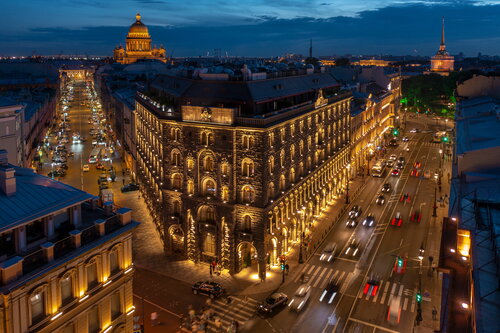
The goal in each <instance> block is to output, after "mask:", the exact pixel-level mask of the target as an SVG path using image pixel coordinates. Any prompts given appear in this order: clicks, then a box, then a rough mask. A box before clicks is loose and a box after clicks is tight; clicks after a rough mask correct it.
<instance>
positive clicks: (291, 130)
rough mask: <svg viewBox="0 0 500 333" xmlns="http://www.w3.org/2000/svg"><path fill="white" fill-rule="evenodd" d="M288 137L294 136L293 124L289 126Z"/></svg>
mask: <svg viewBox="0 0 500 333" xmlns="http://www.w3.org/2000/svg"><path fill="white" fill-rule="evenodd" d="M290 135H291V136H294V135H295V124H291V125H290Z"/></svg>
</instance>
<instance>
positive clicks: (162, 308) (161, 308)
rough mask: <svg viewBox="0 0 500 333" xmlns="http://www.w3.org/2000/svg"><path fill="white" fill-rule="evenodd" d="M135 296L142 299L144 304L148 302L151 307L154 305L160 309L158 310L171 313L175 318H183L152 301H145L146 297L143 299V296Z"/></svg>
mask: <svg viewBox="0 0 500 333" xmlns="http://www.w3.org/2000/svg"><path fill="white" fill-rule="evenodd" d="M134 296H135V297H137V298H139V299H141V300H143V301H144V302H147V303H149V304H151V305H154V306H155V307H157V308H158V309H160V310H163V311H165V312H167V313H170V314H171V315H173V316H176V317H177V318H180V317H181V315H178V314H177V313H174V312H172V311H170V310H167V309H165V308H164V307H161V306H159V305H158V304H156V303H153V302H151V301H149V300H147V299H145V298H144V297H141V296H139V295H136V294H134Z"/></svg>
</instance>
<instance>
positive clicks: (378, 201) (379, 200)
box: [375, 195, 385, 205]
mask: <svg viewBox="0 0 500 333" xmlns="http://www.w3.org/2000/svg"><path fill="white" fill-rule="evenodd" d="M375 203H376V204H377V205H383V204H384V203H385V197H384V196H383V195H379V196H378V197H377V199H376V200H375Z"/></svg>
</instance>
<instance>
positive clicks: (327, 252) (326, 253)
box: [319, 242, 337, 262]
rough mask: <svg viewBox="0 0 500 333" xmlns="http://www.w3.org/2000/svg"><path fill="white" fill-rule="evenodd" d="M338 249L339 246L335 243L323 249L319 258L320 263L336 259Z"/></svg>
mask: <svg viewBox="0 0 500 333" xmlns="http://www.w3.org/2000/svg"><path fill="white" fill-rule="evenodd" d="M336 248H337V244H336V243H334V242H331V243H328V245H327V246H325V248H324V249H323V252H322V253H321V256H320V257H319V260H320V261H324V260H326V261H328V262H330V261H331V260H332V259H333V257H335V249H336Z"/></svg>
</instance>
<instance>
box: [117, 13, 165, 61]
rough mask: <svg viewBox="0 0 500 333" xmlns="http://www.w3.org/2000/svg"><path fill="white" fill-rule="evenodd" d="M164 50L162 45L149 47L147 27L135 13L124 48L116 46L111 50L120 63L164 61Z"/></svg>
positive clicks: (149, 37) (149, 39) (149, 38)
mask: <svg viewBox="0 0 500 333" xmlns="http://www.w3.org/2000/svg"><path fill="white" fill-rule="evenodd" d="M165 56H166V51H165V48H164V47H163V46H160V47H159V48H156V47H153V48H151V36H150V35H149V31H148V27H146V26H145V25H144V23H142V21H141V15H140V14H139V13H137V15H136V16H135V22H134V23H133V24H132V25H131V26H130V29H129V31H128V35H127V40H126V44H125V48H123V46H121V45H120V46H117V47H116V48H115V49H114V50H113V58H114V60H115V61H116V62H119V63H121V64H131V63H134V62H136V61H138V60H159V61H162V62H166V61H167V60H166V58H165Z"/></svg>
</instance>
